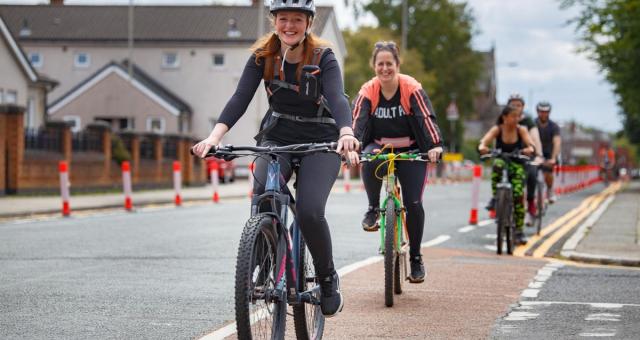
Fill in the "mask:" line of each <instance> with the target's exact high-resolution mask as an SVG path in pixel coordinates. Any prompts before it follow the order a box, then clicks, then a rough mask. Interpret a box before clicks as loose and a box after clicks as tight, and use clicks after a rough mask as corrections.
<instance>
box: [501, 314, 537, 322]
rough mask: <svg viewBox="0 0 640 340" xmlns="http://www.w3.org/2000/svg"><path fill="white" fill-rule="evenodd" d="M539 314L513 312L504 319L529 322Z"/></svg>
mask: <svg viewBox="0 0 640 340" xmlns="http://www.w3.org/2000/svg"><path fill="white" fill-rule="evenodd" d="M538 315H540V314H538V313H529V312H511V313H509V315H507V316H506V317H505V318H504V319H505V320H506V321H527V320H532V319H535V318H537V317H538Z"/></svg>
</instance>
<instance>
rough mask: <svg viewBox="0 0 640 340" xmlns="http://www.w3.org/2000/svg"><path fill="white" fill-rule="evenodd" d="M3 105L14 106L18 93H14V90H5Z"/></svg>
mask: <svg viewBox="0 0 640 340" xmlns="http://www.w3.org/2000/svg"><path fill="white" fill-rule="evenodd" d="M3 103H5V104H16V103H18V92H16V91H15V90H7V91H5V93H4V100H3Z"/></svg>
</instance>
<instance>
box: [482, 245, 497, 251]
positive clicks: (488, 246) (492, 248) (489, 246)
mask: <svg viewBox="0 0 640 340" xmlns="http://www.w3.org/2000/svg"><path fill="white" fill-rule="evenodd" d="M484 247H485V248H487V249H489V250H491V251H497V250H498V247H497V246H496V245H495V244H485V245H484Z"/></svg>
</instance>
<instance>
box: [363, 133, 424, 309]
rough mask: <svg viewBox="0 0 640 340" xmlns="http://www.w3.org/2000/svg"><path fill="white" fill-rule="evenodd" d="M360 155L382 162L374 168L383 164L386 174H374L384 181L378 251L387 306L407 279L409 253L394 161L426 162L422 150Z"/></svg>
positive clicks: (365, 159)
mask: <svg viewBox="0 0 640 340" xmlns="http://www.w3.org/2000/svg"><path fill="white" fill-rule="evenodd" d="M386 148H387V147H386V146H385V147H384V148H382V150H380V152H379V153H375V154H361V155H360V161H361V162H372V161H376V160H380V161H382V162H381V163H380V165H378V167H377V168H376V171H375V173H376V176H378V175H377V174H378V171H379V170H380V169H382V168H383V167H384V166H385V165H386V166H387V174H386V175H384V176H382V177H378V178H380V179H382V180H383V181H384V183H385V184H384V187H385V190H386V193H387V195H386V197H385V198H384V200H382V203H381V204H380V220H379V222H378V225H379V227H380V229H379V230H380V252H381V253H382V254H383V255H384V303H385V305H386V306H387V307H391V306H393V295H394V293H395V294H402V283H403V282H404V281H405V280H409V276H408V275H407V265H408V262H409V261H408V259H407V258H408V256H409V239H408V233H407V224H406V218H405V217H406V209H405V207H404V205H403V203H402V195H401V194H400V184H399V182H398V178H397V177H396V175H395V162H396V161H420V162H428V161H429V160H428V159H427V158H423V157H426V156H427V154H426V153H424V154H423V153H418V152H415V151H407V152H401V153H394V152H393V148H391V152H389V153H384V154H383V153H382V151H383V150H385V149H386Z"/></svg>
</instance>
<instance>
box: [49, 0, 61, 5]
mask: <svg viewBox="0 0 640 340" xmlns="http://www.w3.org/2000/svg"><path fill="white" fill-rule="evenodd" d="M49 4H50V5H52V6H62V5H64V0H49Z"/></svg>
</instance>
